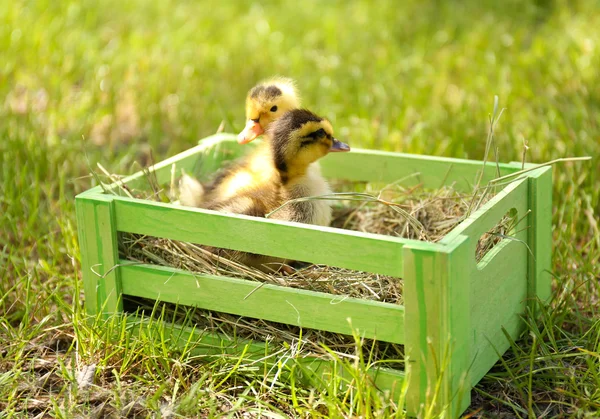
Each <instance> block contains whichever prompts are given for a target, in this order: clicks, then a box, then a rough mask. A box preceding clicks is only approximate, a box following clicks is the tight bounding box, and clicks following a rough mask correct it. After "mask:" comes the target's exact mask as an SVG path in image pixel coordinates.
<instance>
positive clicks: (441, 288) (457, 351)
mask: <svg viewBox="0 0 600 419" xmlns="http://www.w3.org/2000/svg"><path fill="white" fill-rule="evenodd" d="M469 240H470V239H469V238H468V237H465V236H460V237H457V238H456V239H455V241H454V242H453V243H451V244H449V245H448V246H447V248H446V250H445V251H443V252H434V251H431V250H428V249H426V248H423V247H422V246H410V245H409V246H405V247H404V259H405V276H404V298H405V300H406V305H405V310H406V314H405V329H406V330H405V334H406V353H407V364H408V365H407V377H408V380H409V384H408V394H407V400H406V402H407V405H406V406H407V411H408V413H409V414H412V415H422V414H424V412H423V406H424V404H425V403H427V405H429V406H434V407H433V408H432V412H430V413H438V414H440V413H442V412H451V416H452V417H458V416H459V415H460V414H461V413H462V412H463V411H464V410H465V409H466V408H467V407H468V406H469V404H470V401H471V399H470V391H471V385H470V378H469V370H470V366H471V362H472V355H471V348H470V345H469V344H470V339H469V335H470V331H471V318H470V310H469V307H470V293H469V286H470V284H469V280H470V277H469V275H468V263H469V257H470V256H471V255H470V254H469V253H470V250H471V246H470V245H469Z"/></svg>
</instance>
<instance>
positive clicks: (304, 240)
mask: <svg viewBox="0 0 600 419" xmlns="http://www.w3.org/2000/svg"><path fill="white" fill-rule="evenodd" d="M115 208H116V214H117V229H118V230H119V231H125V232H131V233H138V234H145V235H149V236H156V237H164V238H170V239H174V240H180V241H185V242H192V243H197V244H204V245H210V246H216V247H222V248H229V249H235V250H242V251H249V252H252V253H258V254H264V255H270V256H276V257H282V258H289V259H292V260H300V261H305V262H312V263H318V264H326V265H330V266H339V267H344V268H349V269H355V270H359V271H367V272H374V273H380V274H383V275H389V276H395V277H401V276H402V273H403V268H402V246H403V245H404V244H406V243H412V242H414V240H408V239H402V238H397V237H390V236H382V235H376V234H367V233H360V232H356V231H350V230H342V229H337V228H331V227H320V226H313V225H308V224H299V223H291V222H285V221H277V220H267V219H264V218H257V217H249V216H244V215H236V214H221V213H218V212H215V211H208V210H203V209H199V208H190V207H178V206H174V205H170V204H161V203H157V202H149V201H143V200H135V199H129V198H122V197H115ZM429 246H431V248H432V249H435V248H442V246H440V245H437V244H429ZM383 261H385V262H383Z"/></svg>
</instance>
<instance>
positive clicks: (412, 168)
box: [321, 149, 516, 192]
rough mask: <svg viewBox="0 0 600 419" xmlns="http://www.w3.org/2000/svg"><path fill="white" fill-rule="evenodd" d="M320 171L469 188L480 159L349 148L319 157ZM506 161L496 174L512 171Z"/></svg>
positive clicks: (490, 174)
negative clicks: (347, 150)
mask: <svg viewBox="0 0 600 419" xmlns="http://www.w3.org/2000/svg"><path fill="white" fill-rule="evenodd" d="M321 166H322V169H323V174H324V175H325V177H328V178H335V179H347V180H354V181H371V182H389V183H391V182H395V181H397V180H399V179H403V178H406V177H407V176H411V175H414V174H415V173H419V175H418V176H417V177H414V178H412V179H407V181H406V182H405V184H416V183H420V182H422V183H423V186H424V187H426V188H434V189H437V188H440V187H442V186H444V185H453V186H454V188H455V189H456V190H458V191H462V192H471V190H472V187H473V186H472V185H474V184H475V180H476V175H477V173H478V172H479V171H480V170H481V169H482V168H483V163H482V162H478V161H473V160H463V159H452V158H444V157H434V156H420V155H413V154H403V153H390V152H385V151H377V150H363V149H353V150H352V151H351V152H349V153H332V154H330V155H328V156H327V157H325V158H323V159H322V160H321ZM515 171H516V169H515V168H514V167H512V166H511V165H509V164H500V174H501V175H505V174H509V173H514V172H515ZM495 174H496V167H495V164H493V165H492V164H490V163H488V164H487V165H486V167H485V174H484V177H483V182H484V184H485V182H487V181H489V180H491V179H493V178H494V177H496V176H495Z"/></svg>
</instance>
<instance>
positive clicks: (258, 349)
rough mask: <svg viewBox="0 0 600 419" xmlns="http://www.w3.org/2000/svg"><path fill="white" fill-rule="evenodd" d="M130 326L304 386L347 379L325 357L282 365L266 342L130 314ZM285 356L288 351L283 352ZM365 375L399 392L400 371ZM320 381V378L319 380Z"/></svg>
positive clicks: (394, 396) (393, 396)
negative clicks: (293, 379)
mask: <svg viewBox="0 0 600 419" xmlns="http://www.w3.org/2000/svg"><path fill="white" fill-rule="evenodd" d="M127 322H128V324H129V327H130V329H131V330H132V332H134V333H139V331H140V329H146V330H147V329H148V328H154V329H155V330H156V331H157V332H158V333H160V334H161V335H163V336H165V339H166V340H168V341H171V343H172V344H173V345H174V346H175V347H177V348H183V347H188V348H189V347H191V348H192V349H191V353H192V355H203V356H206V355H223V354H227V355H232V356H240V355H241V354H245V355H244V357H245V359H246V360H247V361H248V362H251V363H253V365H255V366H262V367H263V368H262V369H263V371H265V372H270V373H271V374H275V373H277V371H278V368H280V369H282V372H283V374H279V375H278V377H279V379H281V380H287V379H289V377H290V375H291V373H292V372H293V373H294V374H295V375H296V378H297V379H299V380H300V383H301V384H303V385H305V386H312V387H316V388H317V389H323V390H324V389H325V385H324V383H326V382H327V381H328V379H329V376H330V375H331V374H336V375H337V376H338V377H341V378H342V379H344V380H345V381H346V383H348V382H350V380H351V378H352V377H351V376H350V374H349V373H348V372H347V371H346V370H344V369H343V368H342V367H341V366H340V365H339V363H337V362H335V361H334V360H325V359H321V358H315V357H293V356H290V357H287V356H286V357H285V359H284V362H285V364H287V366H283V365H282V358H284V357H283V356H276V355H275V356H273V354H274V353H275V352H277V351H279V350H280V348H272V347H271V346H269V345H268V344H267V343H257V342H253V341H248V340H243V339H231V338H228V337H226V336H224V335H221V334H216V333H207V332H205V331H202V330H198V329H196V328H193V327H186V326H182V325H177V324H173V323H166V322H160V321H157V320H152V321H148V319H141V318H139V317H135V316H130V317H128V319H127ZM286 355H288V353H286ZM368 373H369V375H370V376H371V377H372V379H373V383H374V384H375V386H376V387H377V388H378V389H379V390H381V391H384V392H389V394H390V398H391V399H392V400H397V399H398V397H399V396H400V392H401V391H402V384H403V382H404V379H405V375H404V371H401V370H395V369H394V370H392V369H389V368H381V367H376V366H373V367H371V368H370V369H369V372H368ZM320 380H323V381H322V382H321V381H320Z"/></svg>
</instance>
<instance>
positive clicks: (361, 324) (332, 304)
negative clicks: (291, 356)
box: [119, 261, 404, 343]
mask: <svg viewBox="0 0 600 419" xmlns="http://www.w3.org/2000/svg"><path fill="white" fill-rule="evenodd" d="M122 265H123V266H122V267H121V268H119V269H120V271H121V281H122V289H123V293H124V294H127V295H133V296H137V297H144V298H151V299H157V300H161V301H165V302H171V303H179V304H184V305H189V306H196V307H199V308H202V309H206V310H216V311H221V312H225V313H230V314H236V315H240V316H247V317H254V318H261V319H265V320H270V321H274V322H280V323H287V324H292V325H296V326H301V327H303V328H309V329H318V330H326V331H329V332H334V333H343V334H348V335H351V334H352V331H353V330H357V331H358V333H359V335H360V336H364V337H366V338H371V339H372V338H377V339H379V340H383V341H387V342H394V343H404V307H402V306H400V305H394V304H388V303H380V302H376V301H367V300H359V299H355V298H344V297H342V296H336V295H331V294H325V293H321V292H314V291H308V290H302V289H297V288H286V287H281V286H277V285H270V284H260V283H257V282H254V281H246V280H242V279H235V278H227V277H222V276H212V275H201V274H192V273H189V272H185V271H182V270H177V269H172V268H166V267H159V266H152V265H131V264H130V265H127V261H123V262H122Z"/></svg>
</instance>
